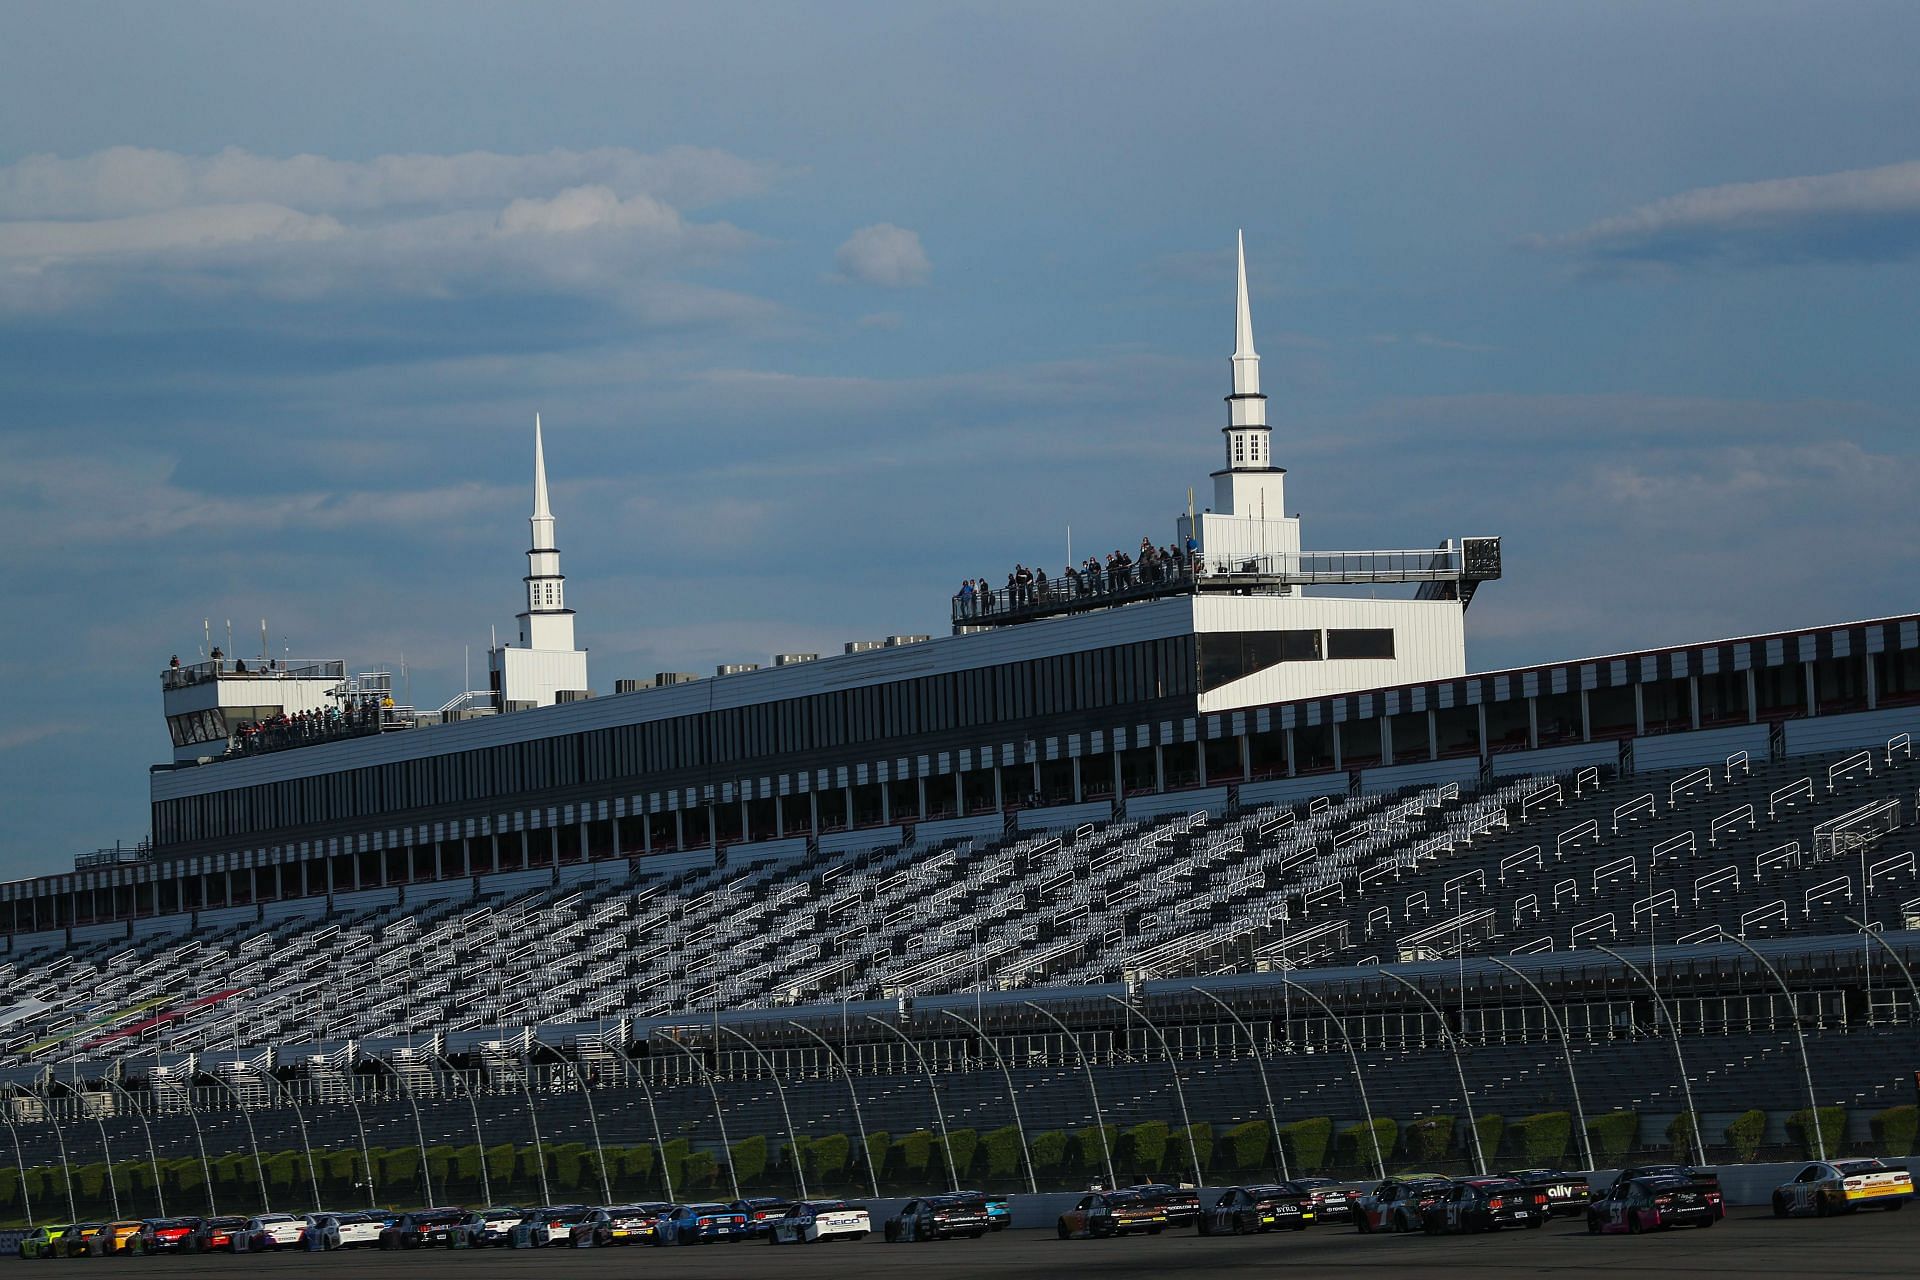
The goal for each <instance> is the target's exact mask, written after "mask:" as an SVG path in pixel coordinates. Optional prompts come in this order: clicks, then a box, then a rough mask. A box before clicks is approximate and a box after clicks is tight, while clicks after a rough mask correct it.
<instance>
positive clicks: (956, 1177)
mask: <svg viewBox="0 0 1920 1280" xmlns="http://www.w3.org/2000/svg"><path fill="white" fill-rule="evenodd" d="M953 776H954V777H955V778H958V777H959V776H960V775H959V774H958V773H955V774H954V775H953ZM863 1016H864V1017H865V1018H866V1020H867V1021H868V1022H871V1023H872V1024H873V1025H874V1026H876V1027H879V1028H881V1029H882V1030H883V1031H888V1032H891V1033H892V1034H893V1035H894V1036H896V1037H898V1039H899V1041H900V1043H901V1044H904V1045H906V1046H907V1049H908V1051H909V1052H911V1053H912V1054H913V1057H914V1061H916V1062H918V1063H919V1064H920V1070H921V1072H922V1073H923V1074H924V1075H925V1076H926V1077H927V1092H928V1093H931V1094H932V1095H933V1118H934V1119H935V1120H937V1121H939V1122H940V1155H941V1158H942V1159H944V1160H945V1161H946V1162H947V1188H948V1190H950V1191H958V1190H959V1189H960V1171H959V1170H958V1169H955V1168H954V1167H953V1138H952V1136H951V1135H950V1134H948V1132H947V1112H946V1108H944V1107H942V1106H941V1105H940V1086H939V1085H938V1084H936V1083H935V1082H934V1078H933V1068H932V1067H930V1066H928V1065H927V1059H926V1056H925V1055H924V1054H922V1053H921V1052H920V1046H919V1045H917V1044H915V1043H914V1042H913V1038H912V1037H911V1036H909V1035H907V1033H906V1032H904V1031H902V1030H901V1029H900V1028H898V1027H896V1026H894V1025H893V1024H892V1023H891V1022H887V1021H885V1020H884V1019H881V1018H876V1017H874V1016H873V1015H872V1014H870V1013H869V1014H865V1015H863Z"/></svg>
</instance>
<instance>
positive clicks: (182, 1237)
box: [140, 1218, 203, 1253]
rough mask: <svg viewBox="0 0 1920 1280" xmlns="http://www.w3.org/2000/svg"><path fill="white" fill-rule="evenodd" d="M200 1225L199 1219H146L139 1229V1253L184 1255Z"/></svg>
mask: <svg viewBox="0 0 1920 1280" xmlns="http://www.w3.org/2000/svg"><path fill="white" fill-rule="evenodd" d="M202 1225H203V1224H202V1222H201V1220H200V1219H199V1218H148V1219H147V1220H146V1222H145V1223H144V1224H142V1226H141V1229H140V1252H142V1253H185V1252H186V1251H187V1250H188V1249H190V1248H192V1247H193V1237H194V1235H195V1233H196V1232H198V1231H199V1230H200V1228H201V1226H202Z"/></svg>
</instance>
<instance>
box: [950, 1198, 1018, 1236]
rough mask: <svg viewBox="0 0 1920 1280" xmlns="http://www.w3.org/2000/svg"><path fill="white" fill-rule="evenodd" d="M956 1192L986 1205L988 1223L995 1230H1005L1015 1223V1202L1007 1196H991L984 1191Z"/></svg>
mask: <svg viewBox="0 0 1920 1280" xmlns="http://www.w3.org/2000/svg"><path fill="white" fill-rule="evenodd" d="M954 1194H955V1195H957V1196H966V1197H968V1198H969V1199H973V1200H978V1201H979V1202H980V1203H981V1204H984V1205H986V1206H987V1223H988V1225H989V1226H991V1227H992V1228H993V1229H994V1230H995V1231H1005V1230H1006V1229H1007V1228H1008V1227H1010V1226H1012V1225H1013V1204H1012V1202H1011V1201H1009V1200H1008V1199H1007V1198H1006V1197H1005V1196H990V1195H988V1194H987V1193H986V1192H984V1191H956V1192H954Z"/></svg>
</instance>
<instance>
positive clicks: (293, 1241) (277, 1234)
mask: <svg viewBox="0 0 1920 1280" xmlns="http://www.w3.org/2000/svg"><path fill="white" fill-rule="evenodd" d="M306 1229H307V1222H306V1219H305V1218H296V1217H294V1216H293V1215H292V1214H290V1213H263V1214H261V1215H260V1216H259V1217H257V1218H251V1219H249V1220H248V1222H247V1237H248V1243H249V1244H251V1245H252V1246H253V1248H254V1251H255V1252H256V1253H263V1252H265V1251H267V1250H269V1249H293V1248H297V1247H298V1246H299V1244H300V1233H301V1232H303V1231H305V1230H306Z"/></svg>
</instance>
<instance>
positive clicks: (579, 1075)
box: [427, 1035, 805, 1204]
mask: <svg viewBox="0 0 1920 1280" xmlns="http://www.w3.org/2000/svg"><path fill="white" fill-rule="evenodd" d="M527 1043H528V1044H530V1045H532V1046H535V1047H537V1048H541V1049H545V1050H546V1051H547V1052H548V1053H550V1054H552V1055H553V1056H554V1057H556V1058H559V1059H560V1060H561V1061H562V1062H565V1061H566V1056H565V1055H564V1054H562V1053H561V1052H560V1051H559V1050H558V1049H556V1048H554V1047H553V1046H552V1045H550V1044H547V1043H546V1042H545V1041H543V1040H541V1039H540V1037H539V1036H532V1035H530V1036H528V1037H527ZM527 1065H528V1067H529V1068H531V1067H532V1065H533V1054H532V1053H531V1052H529V1053H528V1054H527ZM529 1074H531V1071H529ZM573 1078H574V1081H575V1083H577V1084H578V1085H579V1086H580V1100H581V1101H582V1102H584V1103H586V1104H587V1127H588V1128H589V1129H591V1130H592V1131H593V1163H594V1168H595V1170H596V1171H597V1172H598V1173H599V1175H600V1197H601V1202H602V1203H603V1204H612V1203H613V1188H612V1187H611V1186H610V1185H608V1182H607V1149H606V1147H604V1146H602V1145H601V1143H600V1117H599V1116H598V1115H596V1114H595V1113H594V1110H593V1091H592V1090H591V1089H589V1088H587V1073H586V1071H585V1070H584V1069H583V1068H582V1067H581V1065H580V1063H579V1062H578V1060H576V1061H575V1062H574V1064H573ZM543 1163H544V1162H543ZM804 1198H805V1197H804V1196H803V1197H802V1199H804ZM427 1199H428V1201H429V1202H431V1201H432V1199H433V1193H432V1192H431V1191H429V1192H428V1193H427Z"/></svg>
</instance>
